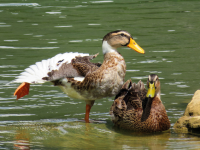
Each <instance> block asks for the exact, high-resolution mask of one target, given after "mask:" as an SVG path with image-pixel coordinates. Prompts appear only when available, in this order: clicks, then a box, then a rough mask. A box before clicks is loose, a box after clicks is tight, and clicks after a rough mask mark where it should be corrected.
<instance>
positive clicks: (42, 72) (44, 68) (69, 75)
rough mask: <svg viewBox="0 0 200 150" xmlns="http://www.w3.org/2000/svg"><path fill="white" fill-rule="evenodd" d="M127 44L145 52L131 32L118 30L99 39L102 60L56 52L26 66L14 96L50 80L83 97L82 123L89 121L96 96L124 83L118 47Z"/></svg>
mask: <svg viewBox="0 0 200 150" xmlns="http://www.w3.org/2000/svg"><path fill="white" fill-rule="evenodd" d="M123 46H124V47H125V46H127V47H129V48H131V49H133V50H135V51H136V52H139V53H142V54H144V53H145V51H144V50H143V49H142V48H141V47H140V46H139V45H138V44H137V43H136V42H135V41H134V40H133V38H132V36H131V34H130V33H128V32H127V31H123V30H117V31H113V32H110V33H108V34H106V35H105V36H104V38H103V42H102V50H103V54H104V61H103V63H102V64H100V63H92V62H90V60H92V59H93V58H95V57H97V55H98V54H95V55H89V54H83V53H64V54H58V55H56V56H54V57H52V58H50V59H47V60H42V61H41V62H37V63H35V64H34V65H31V66H29V67H28V68H27V69H25V71H24V72H22V73H21V75H20V76H18V77H17V79H15V80H14V81H13V82H15V83H22V84H21V85H20V86H19V87H18V88H17V89H16V91H15V93H14V95H16V96H17V99H19V98H21V97H23V96H25V95H27V94H28V93H29V88H30V84H37V83H44V82H47V81H50V82H52V83H53V84H54V85H55V86H59V87H60V88H61V90H62V91H64V93H66V94H67V95H68V96H69V97H71V98H75V99H80V100H85V102H86V113H85V122H86V123H88V122H89V113H90V109H91V107H92V106H93V104H94V101H95V100H96V99H101V98H104V97H111V96H114V95H116V94H117V93H118V92H119V90H120V89H121V87H122V85H123V83H124V77H125V73H126V64H125V61H124V58H123V57H122V55H121V54H120V53H119V52H118V51H117V48H119V47H123Z"/></svg>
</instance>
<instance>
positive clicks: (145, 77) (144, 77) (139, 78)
mask: <svg viewBox="0 0 200 150" xmlns="http://www.w3.org/2000/svg"><path fill="white" fill-rule="evenodd" d="M131 78H133V79H138V80H142V79H148V76H143V77H131Z"/></svg>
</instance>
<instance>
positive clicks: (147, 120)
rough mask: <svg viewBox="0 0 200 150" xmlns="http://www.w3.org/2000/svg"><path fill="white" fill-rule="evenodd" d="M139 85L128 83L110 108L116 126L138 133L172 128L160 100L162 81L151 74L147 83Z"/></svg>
mask: <svg viewBox="0 0 200 150" xmlns="http://www.w3.org/2000/svg"><path fill="white" fill-rule="evenodd" d="M147 87H148V91H147V90H146V89H145V86H144V83H143V82H141V81H139V82H138V83H137V84H135V83H132V82H131V80H128V81H126V83H125V84H124V85H123V86H122V88H121V90H120V92H119V93H118V94H117V95H116V97H115V100H114V102H113V104H112V106H111V108H110V115H111V119H112V121H113V123H114V125H115V126H116V127H118V128H122V129H128V130H133V131H136V132H158V131H165V130H168V129H169V128H170V121H169V119H168V116H167V113H166V110H165V106H164V105H163V104H162V101H161V99H160V81H159V79H158V76H157V75H155V74H151V75H149V77H148V81H147Z"/></svg>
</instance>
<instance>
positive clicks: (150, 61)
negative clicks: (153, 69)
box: [138, 60, 161, 64]
mask: <svg viewBox="0 0 200 150" xmlns="http://www.w3.org/2000/svg"><path fill="white" fill-rule="evenodd" d="M159 62H161V61H158V60H146V61H139V62H138V63H142V64H145V63H159Z"/></svg>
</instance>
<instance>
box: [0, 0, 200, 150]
mask: <svg viewBox="0 0 200 150" xmlns="http://www.w3.org/2000/svg"><path fill="white" fill-rule="evenodd" d="M12 2H13V3H8V1H6V0H2V1H1V2H0V34H1V36H0V103H1V105H0V121H1V122H0V125H1V126H0V133H1V134H0V149H12V148H20V146H21V147H22V146H24V147H26V148H31V149H94V148H95V149H103V148H104V149H124V150H125V149H200V142H199V141H200V139H199V137H197V136H192V135H188V134H176V133H174V131H173V129H172V127H173V125H174V123H175V122H176V121H177V119H178V118H179V117H181V116H182V115H183V113H184V110H185V108H186V106H187V103H188V102H189V101H190V100H191V98H192V96H193V93H194V92H195V91H196V90H197V89H199V87H200V85H199V74H200V70H199V66H200V65H199V64H200V63H199V56H200V55H199V54H200V52H199V39H200V34H199V30H200V29H199V26H200V22H199V17H200V11H199V6H200V2H199V1H192V0H185V1H179V0H173V1H159V0H158V1H145V0H138V1H131V0H127V1H124V2H122V1H119V0H115V1H112V0H111V1H64V0H63V1H60V0H54V1H53V0H48V1H47V0H43V1H38V0H33V1H31V2H30V1H20V0H13V1H12ZM117 29H123V30H127V31H128V32H129V33H131V34H132V36H133V37H134V39H135V40H136V42H137V43H138V44H139V45H140V46H141V47H142V48H144V49H145V51H146V54H144V55H142V54H138V53H136V52H134V51H132V50H130V49H128V48H121V49H119V52H120V53H121V54H122V55H123V56H124V58H125V60H126V63H127V74H126V80H127V79H130V78H131V79H132V81H133V82H138V81H139V80H142V81H143V82H146V80H147V77H148V75H149V74H150V73H155V74H158V76H159V78H160V81H161V90H162V91H161V93H162V96H161V97H162V101H163V103H164V105H165V107H166V110H167V114H168V116H169V119H170V121H171V132H170V133H169V132H167V133H163V134H153V135H152V134H145V135H144V134H136V133H130V132H126V131H121V130H117V129H114V128H113V124H112V123H111V121H110V116H109V113H108V112H109V109H110V106H111V104H112V102H113V98H104V99H102V100H98V101H96V102H95V105H94V106H93V108H92V110H91V111H92V112H91V115H90V119H92V120H95V121H94V122H93V123H90V124H85V123H84V122H82V121H81V120H82V119H83V118H84V113H85V102H84V101H81V100H74V99H71V98H69V97H67V95H65V94H64V93H63V92H62V91H61V90H60V89H59V88H57V87H54V86H52V85H51V84H50V83H46V84H43V85H31V89H30V94H29V95H28V96H25V97H24V98H22V99H20V100H18V101H16V98H15V97H13V92H14V91H15V89H16V88H17V86H18V84H8V83H9V82H10V81H12V80H13V79H14V78H15V77H16V76H17V75H19V73H20V72H22V71H23V70H24V69H25V68H27V67H28V66H29V65H31V64H34V63H35V62H37V61H41V60H42V59H48V58H50V57H53V56H54V55H56V54H57V53H64V52H82V53H90V54H96V53H98V52H100V54H99V56H98V57H97V58H95V60H94V62H102V60H103V54H102V52H101V44H102V43H101V42H102V37H103V36H104V35H105V34H106V33H108V32H110V31H113V30H117Z"/></svg>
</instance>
